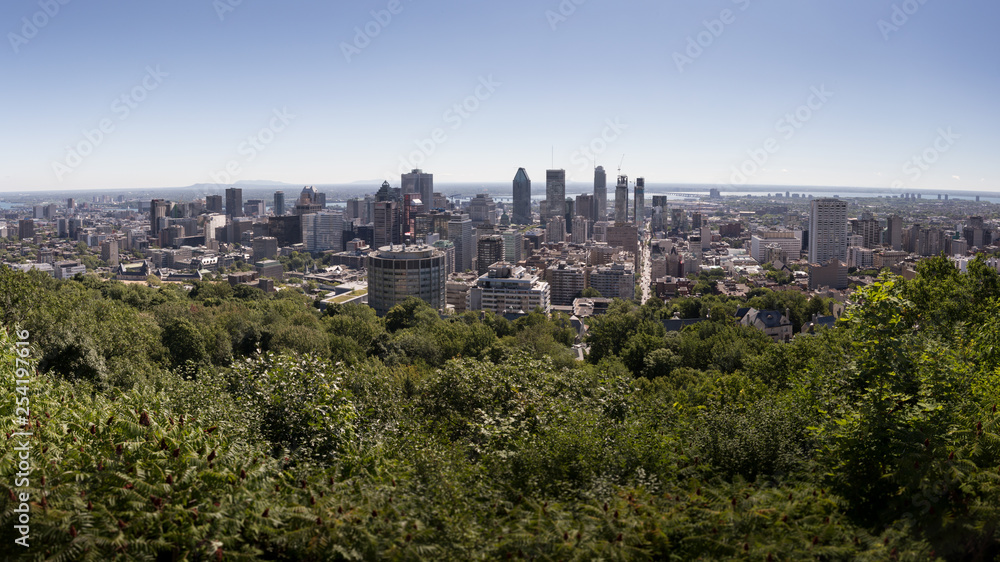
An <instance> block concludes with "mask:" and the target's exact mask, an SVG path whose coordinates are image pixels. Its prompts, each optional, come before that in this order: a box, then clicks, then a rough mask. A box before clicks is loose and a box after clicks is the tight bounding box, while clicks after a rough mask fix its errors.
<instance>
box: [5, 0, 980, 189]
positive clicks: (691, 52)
mask: <svg viewBox="0 0 1000 562" xmlns="http://www.w3.org/2000/svg"><path fill="white" fill-rule="evenodd" d="M46 2H48V3H50V4H51V5H48V6H47V7H48V10H49V11H50V12H55V11H56V7H57V8H58V13H55V15H52V16H49V15H48V14H46V13H45V12H44V9H43V8H44V7H45V6H46ZM60 2H67V3H66V4H65V5H62V4H60ZM237 3H238V5H236V6H231V4H237ZM894 6H895V8H896V9H895V10H894ZM389 8H393V9H394V10H395V11H396V12H397V13H395V14H391V13H389V12H388V9H389ZM724 10H729V12H728V13H725V14H724V12H723V11H724ZM907 11H908V12H911V13H910V14H906V12H907ZM373 12H375V14H376V15H373ZM380 12H382V13H381V15H379V13H380ZM560 12H562V13H560ZM894 12H895V21H893V18H894ZM563 14H566V15H563ZM387 15H388V16H391V19H389V18H387V17H386V16H387ZM724 15H725V18H722V16H724ZM376 16H378V17H379V18H380V19H382V21H383V22H385V23H384V24H383V23H378V22H377V21H376ZM23 18H27V20H28V21H29V22H30V21H31V20H35V23H43V24H44V25H41V26H35V24H31V25H27V26H26V25H25V20H24V19H23ZM723 19H725V20H726V21H722V20H723ZM904 19H905V21H904ZM713 20H719V21H718V22H716V23H713ZM880 21H881V22H883V23H882V24H880ZM998 21H1000V3H997V2H996V1H995V0H969V1H962V2H955V1H946V0H924V2H923V3H922V4H921V3H920V0H907V1H905V2H904V1H901V0H838V1H837V2H830V1H818V0H771V1H768V2H765V1H764V0H697V1H696V0H669V1H663V0H658V1H630V2H620V1H611V0H563V1H562V3H560V1H559V0H549V1H539V0H533V1H527V0H507V1H504V2H485V1H481V0H461V1H459V0H436V1H434V2H429V1H424V2H421V1H419V0H398V2H395V1H393V2H390V1H389V0H364V1H352V2H341V1H336V2H330V1H318V0H315V1H298V0H288V1H284V2H274V1H264V0H242V1H241V2H239V0H215V1H214V2H213V0H143V1H132V2H126V1H116V2H85V1H83V0H42V1H41V2H39V0H5V1H4V2H3V3H2V4H0V22H2V29H3V31H4V33H5V35H6V38H7V44H6V45H4V46H3V47H2V48H0V68H2V69H3V74H2V75H3V79H4V94H3V97H4V103H3V104H2V106H0V108H2V109H0V112H2V114H3V115H2V116H3V124H4V134H3V136H2V138H0V154H2V155H3V156H2V160H0V162H2V164H3V170H2V172H0V190H3V191H8V190H22V189H74V188H81V189H90V188H105V187H110V188H118V187H123V188H124V187H159V186H183V185H190V184H194V183H202V182H213V181H216V182H219V183H229V182H230V181H236V180H260V179H268V180H280V181H286V182H289V183H295V184H302V185H306V184H321V183H347V182H353V181H358V180H381V179H383V178H387V179H389V181H390V183H392V184H393V185H398V182H399V175H398V174H399V170H400V168H401V167H404V166H406V165H408V164H409V163H420V164H421V167H422V168H423V169H424V170H426V171H429V172H432V173H434V175H435V177H436V179H437V181H439V182H448V181H483V182H490V181H509V180H510V179H511V178H513V176H514V173H515V171H516V170H517V168H518V167H521V166H524V167H526V168H527V169H528V171H529V174H531V176H532V178H533V179H534V180H536V182H539V183H542V182H544V170H545V169H546V168H549V167H550V166H551V164H552V160H553V148H554V161H555V167H557V168H565V169H566V170H567V175H568V179H569V180H571V181H574V180H575V181H589V180H590V179H591V178H592V177H593V173H592V164H591V163H590V157H589V156H586V155H585V152H583V151H581V147H592V148H595V149H597V152H598V153H597V154H595V155H594V156H595V157H596V162H597V164H601V165H603V166H604V167H605V168H606V169H608V170H609V176H611V175H613V174H614V173H615V169H616V168H617V167H618V164H619V161H620V159H621V157H622V154H624V155H625V163H624V167H623V173H627V174H628V175H629V176H631V177H636V176H645V177H646V178H647V181H649V182H670V183H675V182H676V183H730V182H732V181H736V182H745V183H750V184H779V185H851V186H872V187H889V186H890V185H891V184H892V183H893V182H894V181H898V182H900V183H901V184H902V185H905V186H906V187H914V188H935V189H969V190H997V189H998V188H1000V158H998V157H997V154H998V153H1000V127H998V125H1000V109H998V106H997V103H996V99H997V92H998V91H1000V88H998V86H1000V58H998V56H997V55H998V53H1000V34H997V33H996V29H995V28H996V25H997V22H998ZM706 22H707V23H706ZM897 24H899V25H897ZM890 26H892V27H890ZM366 27H367V29H368V30H369V31H374V32H377V33H365V36H363V37H358V32H357V31H356V30H357V29H360V30H361V31H362V32H363V33H364V30H365V29H366ZM699 34H700V35H699ZM699 39H700V40H701V43H702V45H699V46H698V48H697V49H696V48H692V47H690V45H691V42H692V41H693V42H694V43H697V42H698V40H699ZM346 45H353V47H352V48H350V49H347V48H346V47H345V46H346ZM699 49H700V51H699ZM682 57H686V58H682ZM148 69H152V70H153V71H154V72H153V73H152V74H150V73H149V70H148ZM157 69H158V70H159V73H157V72H156V71H157ZM163 73H165V74H166V75H163ZM144 82H145V85H144ZM486 84H489V87H487V86H486ZM814 88H815V89H816V90H817V91H820V90H821V89H822V90H824V91H825V92H828V93H830V94H832V95H829V96H824V97H825V100H824V99H822V98H820V97H817V96H815V95H814V94H813V93H812V92H813V89H814ZM133 93H134V94H135V95H136V99H130V100H129V99H127V100H121V99H120V98H121V96H122V95H123V94H124V95H127V96H132V95H133ZM477 94H478V95H479V98H478V99H476V98H475V96H476V95H477ZM470 96H472V97H471V98H470ZM139 99H141V101H138V100H139ZM810 102H811V103H812V104H813V108H814V109H804V108H800V106H803V105H805V104H807V103H810ZM129 104H131V106H130V105H129ZM456 104H460V105H461V104H465V106H466V108H465V109H462V110H461V112H458V111H455V109H454V106H455V105H456ZM468 109H471V110H468ZM796 110H798V111H799V115H800V117H801V116H805V117H806V119H805V120H804V122H796V125H797V126H791V125H790V124H789V122H788V121H782V119H784V116H785V115H786V114H795V112H796ZM283 111H284V112H286V116H285V118H284V120H282V119H278V118H276V117H275V115H276V112H277V113H282V112H283ZM289 114H290V115H289ZM291 116H294V117H291ZM102 121H103V123H102ZM609 122H610V123H618V124H620V125H615V126H614V127H612V126H610V125H609V124H608V123H609ZM102 124H103V125H104V126H105V127H106V128H107V130H108V131H110V132H107V133H100V134H97V133H93V132H90V133H86V134H85V131H93V130H95V129H99V128H100V126H101V125H102ZM272 126H274V130H271V129H269V127H272ZM262 129H264V132H263V133H262V134H260V131H261V130H262ZM277 129H280V130H277ZM949 129H950V133H949V132H948V131H949ZM939 131H944V133H945V134H944V135H943V136H942V135H941V133H940V132H939ZM435 133H436V135H435ZM258 134H259V135H260V138H259V139H258V140H257V141H256V143H257V148H253V146H252V144H249V143H246V141H247V137H249V136H251V135H254V136H256V135H258ZM602 134H603V135H604V136H605V138H606V139H607V141H606V140H605V139H601V136H602ZM956 135H957V137H956ZM88 137H89V138H88ZM424 139H426V141H425V142H423V148H422V149H421V148H418V141H421V140H424ZM598 139H600V140H598ZM769 139H772V140H770V141H769ZM244 143H246V144H244ZM935 144H936V146H937V148H935ZM68 148H72V149H73V150H74V152H76V151H82V152H85V153H86V155H84V156H83V157H81V158H79V159H77V158H75V156H74V155H73V154H69V153H68V152H67V150H68ZM769 149H770V151H769ZM589 150H590V148H587V151H589ZM754 154H756V157H757V159H758V160H759V161H761V162H763V164H761V165H758V164H757V163H755V162H753V160H752V156H753V155H754ZM765 156H766V161H765V160H764V159H765ZM914 157H920V158H925V157H926V158H927V159H928V160H929V161H928V162H926V163H914V162H912V159H913V158H914ZM908 161H910V164H907V162H908ZM227 166H230V167H231V170H236V171H237V172H236V173H232V174H229V173H227V174H220V172H222V171H224V170H225V169H226V167H227ZM740 167H742V168H743V169H744V172H749V173H745V174H743V176H742V177H741V176H739V175H737V174H734V168H736V169H738V168H740ZM923 168H926V170H925V169H923ZM213 178H214V179H213Z"/></svg>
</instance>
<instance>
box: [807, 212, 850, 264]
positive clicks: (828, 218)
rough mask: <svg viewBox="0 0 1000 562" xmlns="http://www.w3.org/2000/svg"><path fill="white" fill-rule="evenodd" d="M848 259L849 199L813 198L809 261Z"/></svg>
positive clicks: (823, 262)
mask: <svg viewBox="0 0 1000 562" xmlns="http://www.w3.org/2000/svg"><path fill="white" fill-rule="evenodd" d="M830 260H840V261H842V262H843V261H846V260H847V201H843V200H841V199H837V198H819V199H813V200H812V202H811V208H810V213H809V263H817V264H820V265H822V264H825V263H827V262H828V261H830Z"/></svg>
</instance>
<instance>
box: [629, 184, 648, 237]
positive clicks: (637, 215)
mask: <svg viewBox="0 0 1000 562" xmlns="http://www.w3.org/2000/svg"><path fill="white" fill-rule="evenodd" d="M634 202H635V203H634V204H635V208H634V210H633V211H632V220H634V221H635V222H636V224H638V225H639V226H640V227H641V226H642V223H643V221H645V220H646V209H645V207H646V178H635V199H634Z"/></svg>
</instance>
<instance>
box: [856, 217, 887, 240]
mask: <svg viewBox="0 0 1000 562" xmlns="http://www.w3.org/2000/svg"><path fill="white" fill-rule="evenodd" d="M855 234H860V235H861V238H862V246H863V247H865V248H875V247H876V246H879V245H881V244H882V225H880V224H879V222H878V219H876V218H875V217H874V216H873V215H872V214H871V213H870V212H868V211H865V212H864V213H863V214H862V215H861V218H860V219H859V220H858V222H857V230H856V231H855Z"/></svg>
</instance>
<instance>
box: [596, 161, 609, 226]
mask: <svg viewBox="0 0 1000 562" xmlns="http://www.w3.org/2000/svg"><path fill="white" fill-rule="evenodd" d="M594 204H595V205H596V206H597V207H596V212H597V216H595V217H594V220H595V221H603V220H607V218H608V175H607V174H606V173H604V166H598V167H596V168H594Z"/></svg>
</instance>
